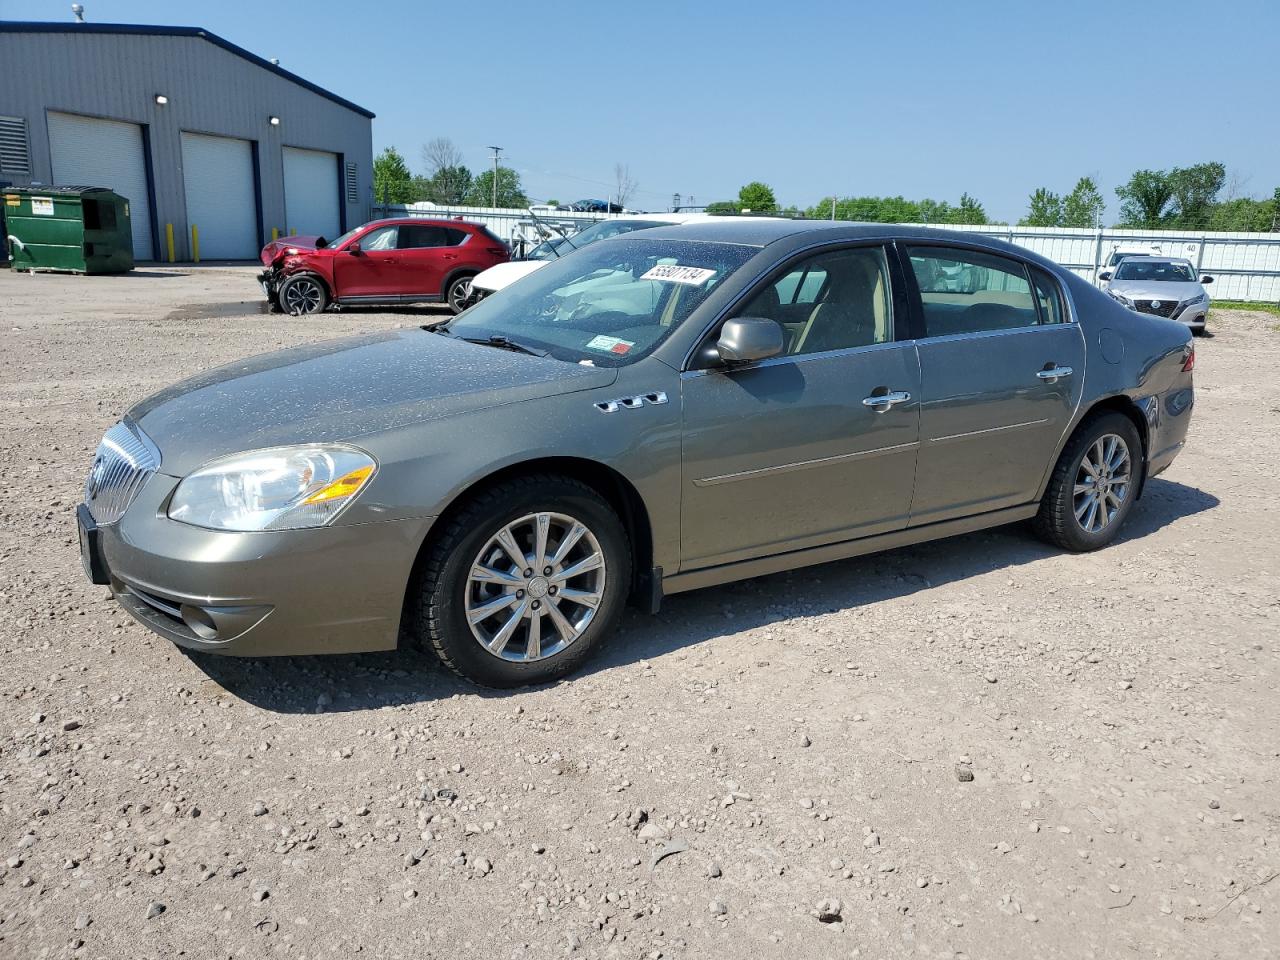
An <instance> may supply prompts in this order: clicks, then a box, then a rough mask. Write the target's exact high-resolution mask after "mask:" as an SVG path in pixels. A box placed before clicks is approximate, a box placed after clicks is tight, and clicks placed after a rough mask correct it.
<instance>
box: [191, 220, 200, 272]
mask: <svg viewBox="0 0 1280 960" xmlns="http://www.w3.org/2000/svg"><path fill="white" fill-rule="evenodd" d="M191 259H192V261H193V262H195V263H199V262H200V230H199V228H198V227H196V225H195V224H194V223H193V224H192V225H191Z"/></svg>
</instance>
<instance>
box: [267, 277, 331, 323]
mask: <svg viewBox="0 0 1280 960" xmlns="http://www.w3.org/2000/svg"><path fill="white" fill-rule="evenodd" d="M276 297H277V299H279V301H280V308H281V309H282V310H283V311H284V312H285V313H288V314H292V315H293V316H295V317H297V316H302V315H304V314H311V313H323V312H324V309H325V307H327V306H328V305H329V291H328V290H326V289H325V286H324V284H323V283H322V282H321V281H320V280H319V278H317V277H313V276H312V275H311V274H309V273H297V274H294V275H293V276H292V277H289V278H288V279H287V280H285V281H284V283H282V284H280V289H279V291H278V292H277V293H276Z"/></svg>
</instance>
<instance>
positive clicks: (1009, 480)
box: [77, 220, 1195, 687]
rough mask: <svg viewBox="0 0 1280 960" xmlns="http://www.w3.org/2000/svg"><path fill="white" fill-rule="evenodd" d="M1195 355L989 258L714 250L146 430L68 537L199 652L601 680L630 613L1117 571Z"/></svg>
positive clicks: (1172, 439) (958, 243) (579, 284)
mask: <svg viewBox="0 0 1280 960" xmlns="http://www.w3.org/2000/svg"><path fill="white" fill-rule="evenodd" d="M1194 362H1195V353H1194V350H1193V348H1192V345H1191V340H1190V333H1189V331H1188V330H1187V328H1186V327H1185V326H1182V325H1181V324H1178V323H1174V322H1172V321H1170V320H1165V319H1162V318H1159V317H1154V316H1147V315H1143V314H1137V313H1134V312H1132V311H1129V310H1127V309H1125V308H1124V307H1123V306H1121V305H1120V304H1118V303H1117V302H1115V301H1114V300H1112V299H1111V298H1110V297H1108V296H1107V295H1106V294H1104V293H1102V292H1100V291H1099V290H1097V289H1095V288H1094V287H1093V286H1092V285H1091V284H1090V283H1088V282H1086V281H1084V280H1081V279H1079V278H1077V277H1076V276H1074V275H1072V274H1071V273H1070V272H1068V271H1066V270H1064V269H1062V268H1060V267H1058V266H1055V265H1054V264H1053V263H1051V262H1049V261H1047V260H1044V259H1042V258H1040V257H1037V256H1035V255H1033V254H1031V253H1028V252H1027V251H1025V250H1022V249H1019V248H1017V247H1013V246H1010V245H1008V244H1005V243H1003V242H1000V241H996V240H992V239H989V238H985V237H976V236H967V235H964V234H959V233H948V232H941V231H930V230H915V229H905V228H899V227H895V226H889V225H870V226H869V225H852V224H837V223H825V222H803V221H787V220H777V221H759V220H757V221H752V222H735V221H733V220H725V221H713V222H709V223H699V224H696V225H691V224H686V225H682V226H672V227H656V228H653V229H651V230H646V231H643V232H641V233H634V234H628V235H625V236H622V237H619V238H616V239H612V240H604V241H601V242H600V243H596V244H593V245H591V246H589V247H586V248H584V249H582V250H580V251H578V252H576V253H572V254H570V255H568V256H566V257H564V258H563V259H561V260H557V261H555V262H554V263H551V264H549V265H547V266H546V267H544V268H543V269H542V270H539V271H538V272H536V273H535V274H533V275H531V276H529V277H527V278H525V279H524V280H521V281H519V282H517V283H515V284H513V285H512V286H510V287H508V288H507V289H505V290H502V291H500V292H499V293H496V294H495V295H493V296H492V297H490V298H488V299H486V300H484V301H482V302H481V303H479V304H478V305H476V306H474V307H472V308H471V309H469V310H467V311H466V312H464V313H463V314H461V315H459V316H458V317H455V318H454V319H452V320H451V321H450V322H448V323H446V324H444V325H442V326H438V327H434V328H431V329H414V330H409V331H395V332H388V333H380V334H375V335H370V336H364V337H356V338H353V339H346V340H336V341H331V342H328V343H322V344H318V345H315V346H308V347H302V348H298V349H293V350H286V351H283V352H280V353H273V354H268V355H266V356H261V357H256V358H253V359H250V360H246V361H243V362H241V363H236V364H232V365H230V366H227V367H223V368H221V369H218V370H214V371H211V372H209V373H207V374H204V375H203V376H199V377H196V378H194V379H191V380H188V381H186V382H184V383H181V384H178V385H176V386H174V387H171V388H169V389H167V390H165V391H162V392H161V393H159V394H157V395H155V396H153V397H151V398H149V399H147V400H144V401H143V402H141V403H140V404H138V405H137V406H136V407H134V408H133V409H132V410H130V411H129V412H128V413H127V414H126V415H125V417H124V419H123V420H121V421H120V422H119V423H118V424H116V425H115V426H114V427H112V428H111V429H110V430H109V431H107V434H106V436H105V437H104V438H103V441H102V444H101V446H100V447H99V448H98V452H97V455H96V457H95V459H94V462H93V466H92V469H91V470H90V473H89V479H88V483H87V484H86V488H85V502H84V503H83V504H82V505H81V506H80V507H79V508H78V514H77V517H78V525H79V531H80V544H81V551H82V555H83V559H84V564H85V568H86V570H87V572H88V574H89V576H90V578H91V579H92V580H93V582H95V583H101V584H109V585H110V587H111V589H112V591H113V592H114V595H115V597H116V598H117V599H118V600H119V601H120V603H122V604H123V605H124V606H125V607H126V609H128V610H129V612H130V613H131V614H133V616H135V617H136V618H137V619H138V620H140V621H142V623H144V624H145V625H146V626H148V627H150V628H151V629H152V630H154V631H156V632H157V633H159V634H161V635H163V636H165V637H168V638H169V639H170V640H172V641H173V642H175V643H178V644H181V645H182V646H184V647H189V648H191V649H194V650H202V651H208V652H215V653H226V654H236V655H243V656H267V655H276V654H302V653H308V654H310V653H338V652H344V653H348V652H353V651H365V650H386V649H391V648H394V647H395V646H396V645H397V643H398V642H400V639H401V638H405V639H406V641H415V642H418V643H420V644H423V645H424V646H427V647H430V648H431V649H433V650H435V651H436V653H437V654H438V655H439V656H440V658H441V660H443V661H444V662H445V663H446V664H447V665H448V666H450V667H451V668H453V669H454V670H456V671H457V672H459V673H461V674H463V675H464V676H466V677H469V678H471V679H472V680H475V681H477V682H479V683H482V684H488V685H492V686H502V687H506V686H515V685H519V684H526V683H535V682H540V681H545V680H549V679H552V678H554V677H559V676H562V675H564V674H566V673H568V672H570V671H572V670H574V669H575V668H577V667H578V666H579V665H581V664H582V663H583V661H585V660H586V659H587V657H588V656H589V655H590V654H591V653H592V651H593V650H595V649H596V648H597V647H598V646H599V645H600V644H601V643H603V642H604V640H605V638H606V637H607V636H608V634H609V632H610V630H611V629H612V628H613V627H614V625H615V624H616V623H617V621H618V618H619V616H620V615H621V613H622V609H623V606H624V605H625V604H626V603H627V602H628V601H630V602H632V603H634V604H637V605H638V606H640V607H642V608H644V609H647V610H651V611H652V610H656V609H657V608H658V606H659V604H660V603H661V602H662V598H663V596H664V595H666V594H670V593H677V592H680V591H684V590H693V589H698V588H701V587H709V586H713V585H715V584H720V583H724V582H726V581H730V580H737V579H741V578H744V577H755V576H759V575H762V574H768V573H773V572H775V571H779V570H786V569H790V568H793V567H800V566H804V565H806V564H815V563H823V562H826V561H830V560H838V559H840V558H844V557H851V556H855V555H858V554H866V553H871V552H873V551H877V550H885V549H889V548H892V547H897V546H901V545H903V544H910V543H918V542H920V541H924V540H934V539H938V538H940V537H948V536H952V535H954V534H959V533H966V532H969V531H972V530H979V529H982V528H985V527H993V526H996V525H998V524H1005V523H1010V522H1013V521H1019V520H1031V521H1033V525H1034V527H1035V529H1036V530H1037V531H1038V532H1039V534H1040V535H1041V536H1043V537H1044V538H1046V539H1047V540H1049V541H1050V542H1051V543H1053V544H1056V545H1057V546H1059V547H1061V548H1064V549H1067V550H1094V549H1097V548H1099V547H1101V546H1103V545H1105V544H1106V543H1108V542H1110V541H1111V540H1112V539H1113V538H1114V537H1115V536H1116V534H1117V533H1118V532H1119V530H1120V528H1121V526H1122V525H1123V523H1124V521H1125V519H1126V517H1127V516H1128V515H1129V513H1130V511H1131V510H1133V509H1134V502H1135V501H1136V500H1137V499H1138V498H1139V497H1140V496H1141V494H1142V489H1143V485H1144V483H1145V482H1146V481H1147V479H1149V478H1150V477H1152V476H1154V475H1156V474H1157V473H1159V472H1160V471H1161V470H1163V469H1165V468H1166V467H1167V466H1168V465H1169V464H1170V462H1171V461H1172V460H1173V458H1174V457H1175V456H1176V455H1177V454H1178V452H1179V451H1180V450H1181V449H1182V446H1183V444H1184V442H1185V438H1186V435H1187V427H1188V424H1189V422H1190V419H1191V408H1192V404H1193V389H1192V373H1191V371H1192V366H1193V365H1194Z"/></svg>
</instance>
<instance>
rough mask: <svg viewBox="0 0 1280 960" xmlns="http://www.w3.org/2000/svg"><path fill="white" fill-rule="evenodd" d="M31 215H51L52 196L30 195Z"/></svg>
mask: <svg viewBox="0 0 1280 960" xmlns="http://www.w3.org/2000/svg"><path fill="white" fill-rule="evenodd" d="M31 215H32V216H35V217H52V216H53V197H32V198H31Z"/></svg>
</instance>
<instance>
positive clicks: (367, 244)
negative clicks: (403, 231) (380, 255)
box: [360, 227, 399, 250]
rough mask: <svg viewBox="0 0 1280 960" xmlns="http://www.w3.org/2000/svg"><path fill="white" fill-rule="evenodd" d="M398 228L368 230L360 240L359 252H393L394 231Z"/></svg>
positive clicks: (394, 246) (394, 245)
mask: <svg viewBox="0 0 1280 960" xmlns="http://www.w3.org/2000/svg"><path fill="white" fill-rule="evenodd" d="M398 229H399V228H398V227H378V229H376V230H370V231H369V232H368V233H366V234H365V235H364V236H363V237H361V238H360V249H361V250H394V249H396V230H398Z"/></svg>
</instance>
